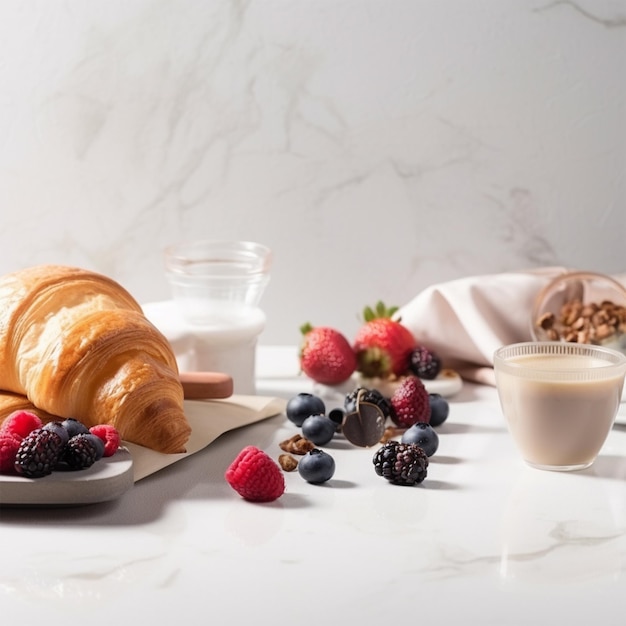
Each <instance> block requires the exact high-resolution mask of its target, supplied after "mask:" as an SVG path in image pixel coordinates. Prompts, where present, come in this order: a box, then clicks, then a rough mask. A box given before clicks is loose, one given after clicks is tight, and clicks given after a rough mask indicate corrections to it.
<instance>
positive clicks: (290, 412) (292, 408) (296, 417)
mask: <svg viewBox="0 0 626 626" xmlns="http://www.w3.org/2000/svg"><path fill="white" fill-rule="evenodd" d="M285 412H286V414H287V417H288V419H289V420H291V421H292V422H293V423H294V424H295V425H296V426H302V423H303V422H304V420H305V419H306V418H307V417H309V415H318V414H324V413H326V406H325V405H324V401H323V400H322V399H321V398H319V397H318V396H314V395H313V394H312V393H299V394H298V395H297V396H294V397H293V398H291V400H289V402H287V407H286V410H285Z"/></svg>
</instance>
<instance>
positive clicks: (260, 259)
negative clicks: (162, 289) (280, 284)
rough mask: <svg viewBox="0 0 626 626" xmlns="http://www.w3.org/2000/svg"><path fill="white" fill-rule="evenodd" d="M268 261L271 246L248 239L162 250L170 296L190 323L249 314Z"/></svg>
mask: <svg viewBox="0 0 626 626" xmlns="http://www.w3.org/2000/svg"><path fill="white" fill-rule="evenodd" d="M271 264H272V252H271V250H270V249H269V248H268V247H267V246H264V245H262V244H259V243H255V242H252V241H220V240H215V241H213V240H199V241H188V242H183V243H179V244H176V245H173V246H170V247H168V248H166V250H165V269H166V276H167V279H168V282H169V284H170V288H171V292H172V298H173V300H174V301H175V302H177V303H178V305H179V308H180V311H181V313H182V314H183V316H184V317H185V319H186V320H187V321H188V322H190V323H192V324H198V325H204V326H214V327H215V326H217V327H222V326H226V327H229V326H232V324H233V323H234V322H236V321H238V320H241V319H242V318H244V317H246V316H249V315H250V311H251V310H253V309H255V308H256V307H258V306H259V303H260V301H261V297H262V295H263V293H264V291H265V288H266V287H267V284H268V282H269V280H270V269H271Z"/></svg>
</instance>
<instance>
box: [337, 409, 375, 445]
mask: <svg viewBox="0 0 626 626" xmlns="http://www.w3.org/2000/svg"><path fill="white" fill-rule="evenodd" d="M341 432H342V433H343V436H344V437H345V438H346V439H347V440H348V441H349V442H350V443H352V444H354V445H355V446H361V447H363V448H368V447H370V446H373V445H375V444H377V443H378V442H379V441H380V440H381V439H382V436H383V434H384V433H385V416H384V415H383V412H382V411H381V410H380V409H379V408H378V407H377V406H376V405H375V404H373V403H371V402H357V406H356V410H355V411H352V412H350V413H347V414H346V416H345V417H344V419H343V424H342V426H341Z"/></svg>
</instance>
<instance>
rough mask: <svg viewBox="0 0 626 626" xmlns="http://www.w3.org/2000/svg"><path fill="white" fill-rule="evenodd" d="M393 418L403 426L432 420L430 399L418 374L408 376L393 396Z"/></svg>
mask: <svg viewBox="0 0 626 626" xmlns="http://www.w3.org/2000/svg"><path fill="white" fill-rule="evenodd" d="M391 406H392V407H393V413H392V415H391V419H392V420H393V421H394V422H395V423H396V424H397V425H398V426H401V427H402V428H409V427H410V426H413V424H417V423H418V422H425V423H426V424H428V423H429V422H430V411H431V409H430V399H429V397H428V391H426V387H424V383H423V382H422V381H421V380H420V379H419V378H418V377H417V376H407V377H406V378H405V379H404V380H403V381H402V382H401V383H400V385H399V386H398V388H397V389H396V390H395V391H394V393H393V395H392V396H391Z"/></svg>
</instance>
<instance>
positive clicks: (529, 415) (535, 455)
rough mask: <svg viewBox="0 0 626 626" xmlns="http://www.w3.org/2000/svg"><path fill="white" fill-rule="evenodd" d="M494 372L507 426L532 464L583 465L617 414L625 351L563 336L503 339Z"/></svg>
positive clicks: (545, 466) (572, 467) (625, 369)
mask: <svg viewBox="0 0 626 626" xmlns="http://www.w3.org/2000/svg"><path fill="white" fill-rule="evenodd" d="M494 371H495V377H496V385H497V389H498V396H499V399H500V405H501V408H502V412H503V414H504V417H505V419H506V422H507V425H508V428H509V432H510V433H511V436H512V437H513V440H514V441H515V443H516V444H517V447H518V449H519V450H520V452H521V454H522V457H523V458H524V460H525V461H526V463H528V464H529V465H531V466H533V467H536V468H539V469H545V470H561V471H569V470H580V469H584V468H586V467H589V466H590V465H592V463H593V462H594V461H595V459H596V457H597V456H598V453H599V452H600V449H601V448H602V446H603V445H604V443H605V441H606V439H607V437H608V435H609V432H610V431H611V428H612V426H613V423H614V421H615V417H616V415H617V411H618V409H619V404H620V400H621V396H622V389H623V387H624V377H625V375H626V356H625V355H624V354H623V353H621V352H618V351H617V350H613V349H611V348H605V347H602V346H593V345H589V344H578V343H568V342H562V341H554V342H551V341H545V342H542V341H539V342H525V343H518V344H512V345H509V346H503V347H501V348H499V349H498V350H496V352H495V354H494Z"/></svg>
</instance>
